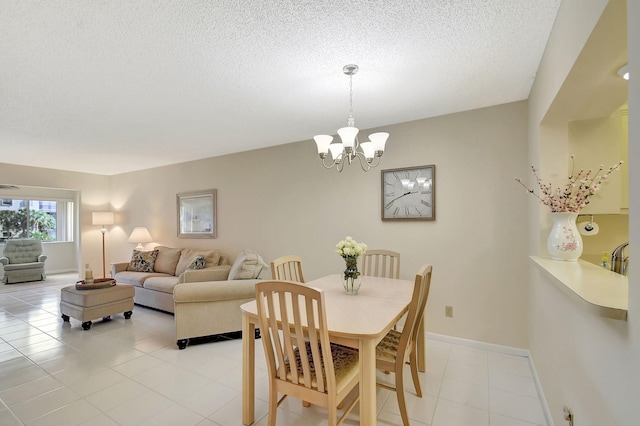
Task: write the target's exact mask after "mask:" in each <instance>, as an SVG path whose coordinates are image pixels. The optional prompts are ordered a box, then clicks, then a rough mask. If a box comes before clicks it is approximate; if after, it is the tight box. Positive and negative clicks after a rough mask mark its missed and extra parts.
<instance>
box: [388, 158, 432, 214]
mask: <svg viewBox="0 0 640 426" xmlns="http://www.w3.org/2000/svg"><path fill="white" fill-rule="evenodd" d="M434 190H435V165H430V166H418V167H407V168H402V169H393V170H382V220H434V219H435V197H434Z"/></svg>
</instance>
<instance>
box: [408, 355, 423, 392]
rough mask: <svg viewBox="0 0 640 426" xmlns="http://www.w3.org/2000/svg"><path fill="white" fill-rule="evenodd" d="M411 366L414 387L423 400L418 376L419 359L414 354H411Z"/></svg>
mask: <svg viewBox="0 0 640 426" xmlns="http://www.w3.org/2000/svg"><path fill="white" fill-rule="evenodd" d="M409 365H410V367H411V378H412V379H413V386H414V387H415V388H416V395H418V397H420V398H422V388H421V387H420V376H418V357H417V356H416V354H415V353H414V352H411V355H410V362H409Z"/></svg>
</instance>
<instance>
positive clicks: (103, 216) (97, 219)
mask: <svg viewBox="0 0 640 426" xmlns="http://www.w3.org/2000/svg"><path fill="white" fill-rule="evenodd" d="M113 222H114V214H113V212H93V213H92V214H91V224H92V225H100V226H102V228H100V232H102V278H106V277H107V271H106V262H105V253H104V234H106V232H107V225H113Z"/></svg>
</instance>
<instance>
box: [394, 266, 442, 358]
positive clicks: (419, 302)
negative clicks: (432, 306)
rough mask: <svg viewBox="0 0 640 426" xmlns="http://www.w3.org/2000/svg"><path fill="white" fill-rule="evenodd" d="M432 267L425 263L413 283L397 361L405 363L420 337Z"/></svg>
mask: <svg viewBox="0 0 640 426" xmlns="http://www.w3.org/2000/svg"><path fill="white" fill-rule="evenodd" d="M432 269H433V268H432V266H431V265H424V266H422V267H421V268H420V270H419V271H418V273H417V274H416V279H415V282H414V285H413V295H412V296H411V303H410V304H409V312H408V313H407V318H406V321H405V323H404V327H403V329H402V334H401V336H400V343H399V345H398V355H397V357H396V362H400V363H402V364H404V361H405V359H406V354H407V352H408V351H409V349H410V348H411V344H413V343H414V342H416V339H417V337H418V330H419V329H420V323H421V322H422V318H423V314H424V309H425V307H426V305H427V298H428V297H429V289H430V287H431V271H432Z"/></svg>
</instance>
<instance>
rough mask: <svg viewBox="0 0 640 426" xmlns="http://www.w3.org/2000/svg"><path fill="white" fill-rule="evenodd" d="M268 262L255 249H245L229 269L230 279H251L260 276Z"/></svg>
mask: <svg viewBox="0 0 640 426" xmlns="http://www.w3.org/2000/svg"><path fill="white" fill-rule="evenodd" d="M265 267H267V264H266V263H265V262H264V260H262V257H260V255H259V254H258V253H256V252H254V251H253V250H249V249H244V250H242V251H241V252H240V254H239V255H238V257H237V258H236V261H235V262H233V265H232V266H231V270H230V271H229V278H228V279H229V280H250V279H255V278H258V276H259V275H260V272H262V269H263V268H265Z"/></svg>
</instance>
